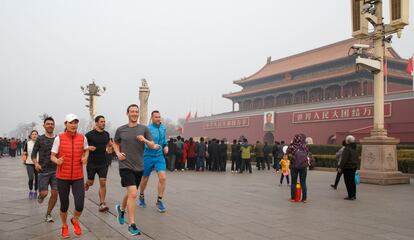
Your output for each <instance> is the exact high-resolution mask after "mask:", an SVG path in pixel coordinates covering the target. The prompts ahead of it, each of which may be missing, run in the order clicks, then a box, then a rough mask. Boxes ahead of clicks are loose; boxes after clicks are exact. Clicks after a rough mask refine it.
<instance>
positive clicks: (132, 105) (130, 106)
mask: <svg viewBox="0 0 414 240" xmlns="http://www.w3.org/2000/svg"><path fill="white" fill-rule="evenodd" d="M132 107H136V108H138V111H139V107H138V105H136V104H135V103H133V104H131V105H129V106H128V107H127V113H129V109H130V108H132Z"/></svg>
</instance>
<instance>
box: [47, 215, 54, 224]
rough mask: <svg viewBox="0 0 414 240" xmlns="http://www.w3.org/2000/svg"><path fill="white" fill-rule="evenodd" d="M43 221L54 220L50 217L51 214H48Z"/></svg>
mask: <svg viewBox="0 0 414 240" xmlns="http://www.w3.org/2000/svg"><path fill="white" fill-rule="evenodd" d="M45 222H49V223H51V222H54V221H53V218H52V215H50V214H48V215H46V217H45Z"/></svg>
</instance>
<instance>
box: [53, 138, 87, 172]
mask: <svg viewBox="0 0 414 240" xmlns="http://www.w3.org/2000/svg"><path fill="white" fill-rule="evenodd" d="M59 139H60V146H59V153H58V158H60V157H62V156H63V163H62V165H60V166H58V167H57V171H56V178H58V179H62V180H79V179H82V178H83V165H82V154H83V151H84V149H83V144H84V140H85V138H84V136H83V135H82V134H79V133H76V134H75V135H72V134H71V133H69V132H64V133H62V134H60V135H59Z"/></svg>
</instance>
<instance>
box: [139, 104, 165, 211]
mask: <svg viewBox="0 0 414 240" xmlns="http://www.w3.org/2000/svg"><path fill="white" fill-rule="evenodd" d="M151 121H152V123H151V124H149V125H148V128H149V130H150V132H151V135H152V139H153V141H154V143H156V144H158V145H160V146H161V147H160V148H159V149H156V150H155V149H150V148H148V147H146V146H145V150H144V174H143V176H142V179H141V184H140V186H139V189H140V194H139V203H138V205H139V206H140V207H142V208H145V207H146V203H145V199H144V191H145V188H146V187H147V183H148V179H149V176H150V175H151V172H152V170H154V169H155V171H157V174H158V180H159V182H158V198H157V203H156V207H157V209H158V211H159V212H161V213H164V212H165V211H166V208H165V207H164V204H163V202H162V197H163V195H164V191H165V185H166V170H167V168H166V164H165V157H164V154H165V155H166V154H168V145H167V136H166V135H167V128H166V127H165V125H164V124H162V123H161V114H160V112H159V111H153V112H152V113H151Z"/></svg>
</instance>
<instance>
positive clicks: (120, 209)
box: [113, 104, 160, 236]
mask: <svg viewBox="0 0 414 240" xmlns="http://www.w3.org/2000/svg"><path fill="white" fill-rule="evenodd" d="M127 116H128V124H125V125H123V126H121V127H119V128H118V129H117V130H116V133H115V138H114V145H113V146H114V150H115V153H116V155H117V157H118V160H119V175H120V176H121V185H122V187H125V188H126V194H125V196H124V198H123V200H122V204H117V205H116V206H115V209H116V212H117V215H118V222H119V224H121V225H122V224H124V223H125V210H127V211H128V222H129V226H128V231H129V233H130V234H131V235H133V236H135V235H139V234H141V231H140V230H139V229H138V228H137V226H136V225H135V201H136V199H137V195H138V187H139V184H140V182H141V177H142V172H143V170H144V146H145V145H146V146H148V147H149V148H151V149H158V148H160V146H159V145H158V144H154V142H153V141H152V136H151V132H150V130H149V129H148V127H146V126H144V125H141V124H138V116H139V107H138V105H136V104H131V105H129V106H128V108H127Z"/></svg>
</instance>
